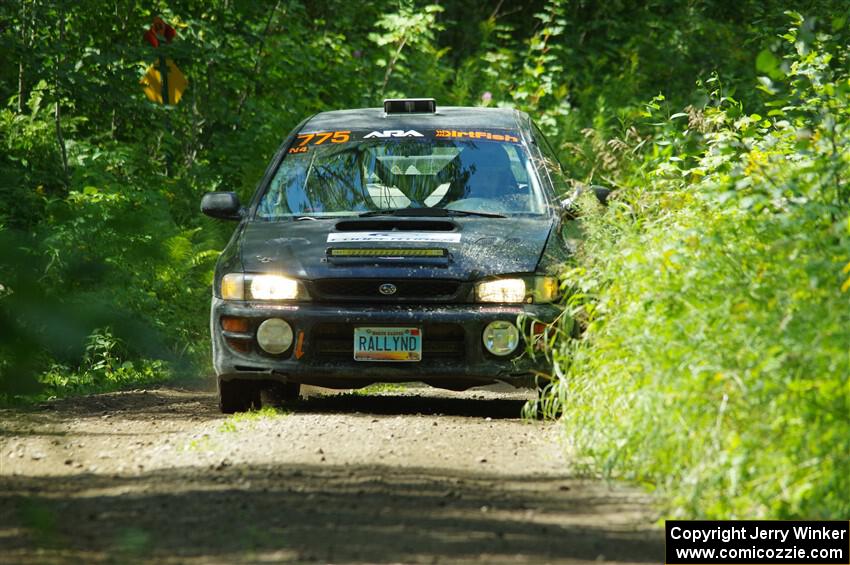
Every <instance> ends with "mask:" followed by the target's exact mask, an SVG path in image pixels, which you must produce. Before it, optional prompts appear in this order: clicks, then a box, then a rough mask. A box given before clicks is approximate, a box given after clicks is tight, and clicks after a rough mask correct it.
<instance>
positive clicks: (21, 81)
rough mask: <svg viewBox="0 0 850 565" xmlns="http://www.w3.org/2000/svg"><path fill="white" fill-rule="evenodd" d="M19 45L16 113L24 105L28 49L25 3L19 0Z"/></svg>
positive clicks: (22, 110)
mask: <svg viewBox="0 0 850 565" xmlns="http://www.w3.org/2000/svg"><path fill="white" fill-rule="evenodd" d="M21 45H23V47H24V49H23V50H22V51H23V52H22V53H21V59H20V61H18V113H19V114H22V113H23V112H24V106H26V95H27V93H26V80H25V71H24V57H25V55H24V53H27V52H28V51H29V49H28V47H29V42H28V41H27V3H26V1H25V0H21Z"/></svg>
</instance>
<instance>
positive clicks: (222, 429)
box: [0, 386, 663, 564]
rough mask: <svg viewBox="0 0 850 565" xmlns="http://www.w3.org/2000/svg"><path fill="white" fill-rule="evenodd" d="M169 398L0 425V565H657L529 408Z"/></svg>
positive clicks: (625, 517) (120, 399)
mask: <svg viewBox="0 0 850 565" xmlns="http://www.w3.org/2000/svg"><path fill="white" fill-rule="evenodd" d="M199 388H202V387H191V388H182V387H176V386H172V387H163V388H159V389H155V390H136V391H129V392H120V393H112V394H102V395H94V396H87V397H82V398H75V399H67V400H62V401H56V402H49V403H47V404H44V405H41V406H39V407H36V408H31V409H5V410H0V563H199V564H210V563H278V562H285V563H307V562H316V563H488V564H489V563H585V562H607V563H646V562H652V563H659V562H663V535H662V533H661V532H660V531H659V530H658V529H657V528H656V527H654V523H655V520H656V519H657V515H656V514H654V513H653V510H652V508H651V506H650V505H649V501H648V499H647V498H646V496H645V495H642V494H640V493H638V492H636V491H634V490H630V489H627V488H624V487H622V486H617V485H609V484H607V483H604V482H602V481H593V480H580V479H577V478H574V475H573V474H572V473H571V471H570V465H569V461H567V460H565V455H564V453H565V450H564V449H563V446H562V442H561V441H560V440H559V430H560V427H559V425H558V424H555V423H543V422H528V421H523V420H522V419H520V418H519V414H520V410H521V408H522V405H523V402H524V401H525V399H526V398H527V396H528V395H527V394H526V393H518V392H515V391H512V389H504V390H501V389H492V388H491V389H486V390H470V391H466V392H462V393H454V392H447V391H440V390H435V389H430V388H428V387H425V386H410V387H405V388H399V387H394V388H384V389H379V390H374V389H373V392H371V393H369V394H351V393H346V394H338V393H331V391H324V390H322V389H308V390H306V391H305V392H306V398H305V399H303V400H301V401H300V402H298V403H297V404H295V405H293V406H290V407H288V408H287V409H285V410H284V411H278V412H275V411H273V410H264V411H261V412H258V413H253V414H252V415H249V416H238V415H237V416H229V417H228V416H225V415H222V414H220V413H219V412H218V409H217V407H216V398H215V394H214V392H212V391H211V390H200V389H199Z"/></svg>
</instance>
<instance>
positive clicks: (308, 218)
mask: <svg viewBox="0 0 850 565" xmlns="http://www.w3.org/2000/svg"><path fill="white" fill-rule="evenodd" d="M338 217H339V216H295V217H294V218H292V221H294V222H300V221H302V220H333V219H334V218H338Z"/></svg>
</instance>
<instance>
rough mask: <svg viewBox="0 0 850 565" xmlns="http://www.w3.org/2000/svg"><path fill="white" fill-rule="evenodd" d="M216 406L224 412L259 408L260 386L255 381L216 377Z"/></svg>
mask: <svg viewBox="0 0 850 565" xmlns="http://www.w3.org/2000/svg"><path fill="white" fill-rule="evenodd" d="M218 406H219V408H220V409H221V411H222V412H223V413H225V414H233V413H234V412H246V411H248V410H250V409H251V408H260V406H261V402H260V387H259V386H257V383H256V382H253V381H247V380H240V379H233V380H229V381H225V380H222V379H221V377H219V379H218Z"/></svg>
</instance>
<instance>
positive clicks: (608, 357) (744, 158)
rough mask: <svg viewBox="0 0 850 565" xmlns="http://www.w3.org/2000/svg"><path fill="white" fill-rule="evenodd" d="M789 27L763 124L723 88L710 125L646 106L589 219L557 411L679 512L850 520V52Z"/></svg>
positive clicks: (575, 434)
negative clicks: (619, 181)
mask: <svg viewBox="0 0 850 565" xmlns="http://www.w3.org/2000/svg"><path fill="white" fill-rule="evenodd" d="M791 17H792V18H793V22H792V27H791V29H790V30H789V31H788V32H787V33H785V34H784V39H785V41H786V45H787V47H782V48H778V49H776V50H772V51H770V52H768V53H767V54H765V52H762V53H761V54H759V55H758V57H755V56H754V58H755V65H756V66H757V67H758V68H759V71H760V72H764V73H767V76H764V77H761V78H760V79H759V80H760V84H761V85H762V86H763V87H764V88H763V91H764V92H765V94H766V96H765V98H764V100H763V103H764V107H765V108H767V109H768V111H767V112H766V113H767V117H763V116H761V115H758V114H747V113H746V112H744V105H743V104H741V103H740V102H738V101H736V100H734V99H733V98H731V97H729V96H726V95H725V94H724V92H723V90H722V88H721V86H720V81H719V80H718V79H716V78H713V79H710V80H709V81H706V86H707V87H709V88H710V89H711V90H710V91H709V92H708V94H709V97H710V98H709V103H708V105H707V106H706V107H704V108H702V109H694V108H691V109H689V111H688V112H686V113H682V114H674V115H673V116H670V117H669V118H666V116H665V115H664V114H663V108H662V107H661V105H660V104H656V103H654V104H651V105H650V106H649V107H648V109H647V112H646V113H645V117H646V118H647V119H649V120H652V123H653V124H654V125H653V126H652V127H653V130H654V131H653V133H652V140H651V142H650V143H647V144H643V145H641V146H640V147H637V146H636V147H635V150H637V151H640V153H641V155H642V159H641V160H640V161H637V162H634V163H633V164H632V167H631V172H630V176H631V178H632V179H633V180H632V184H631V185H630V186H626V187H624V188H623V189H622V190H620V191H619V192H618V194H617V196H616V198H615V199H614V200H613V202H612V203H611V205H610V207H609V209H608V210H606V211H605V212H604V213H599V212H598V211H596V212H594V211H592V210H589V211H588V214H587V217H586V220H585V231H586V234H587V241H586V243H585V246H584V248H583V250H582V253H581V257H580V262H579V265H577V267H576V268H575V269H574V270H573V271H571V272H569V273H567V276H566V279H567V280H566V284H567V285H568V287H570V288H572V289H574V290H575V292H574V294H573V296H572V298H571V303H570V306H571V307H572V308H574V309H575V311H576V312H577V313H578V314H579V317H580V318H583V319H584V323H585V325H586V329H585V332H584V335H583V338H582V339H581V340H579V341H566V340H563V341H561V342H560V343H559V344H557V350H556V351H555V355H556V358H557V359H558V360H559V371H560V379H558V382H557V386H555V387H554V389H553V391H552V393H551V394H550V399H551V398H555V399H557V400H558V401H559V402H557V403H555V405H556V408H555V409H563V410H564V412H565V413H566V414H568V415H569V416H568V417H567V418H565V424H566V426H567V428H568V430H569V434H570V437H571V439H572V441H573V442H574V444H575V446H576V447H577V448H578V449H579V450H580V451H581V452H583V453H584V454H586V455H589V456H591V459H592V461H593V465H594V466H595V467H596V468H598V469H601V470H603V471H605V472H607V473H609V474H613V475H617V476H625V477H629V478H632V479H634V480H636V481H639V482H642V483H645V484H647V485H651V486H652V487H653V488H655V489H658V490H659V491H660V492H661V493H662V494H663V495H664V496H665V497H666V500H668V502H669V504H670V507H671V509H672V510H673V512H674V513H675V514H680V515H684V516H699V517H709V518H729V517H738V518H756V517H765V518H789V517H807V518H828V517H834V516H842V515H846V514H847V513H848V511H850V506H848V501H847V498H846V496H844V494H843V493H845V492H847V490H848V487H850V482H848V477H850V458H848V455H847V454H848V453H850V450H849V449H850V440H848V437H847V435H846V434H844V433H843V432H842V430H844V429H846V427H847V426H848V424H850V379H849V378H848V377H850V346H848V344H850V310H848V296H850V295H848V292H847V291H848V287H850V284H847V283H846V282H845V281H846V278H847V272H848V271H850V268H847V267H846V265H847V264H848V260H850V215H848V207H847V204H848V196H850V188H848V186H847V179H848V173H850V153H848V149H847V148H848V147H850V129H848V128H850V101H849V100H848V93H850V82H848V74H847V71H846V69H847V68H848V67H847V65H846V58H847V56H848V51H847V49H846V40H844V38H840V37H835V36H832V35H830V34H828V32H829V28H827V29H826V30H821V29H818V28H816V27H814V25H813V24H812V22H811V21H810V20H805V19H803V18H802V17H801V16H799V15H797V14H792V15H791ZM836 61H840V63H838V64H833V63H835V62H836ZM768 87H769V88H768ZM665 118H666V119H665Z"/></svg>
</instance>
